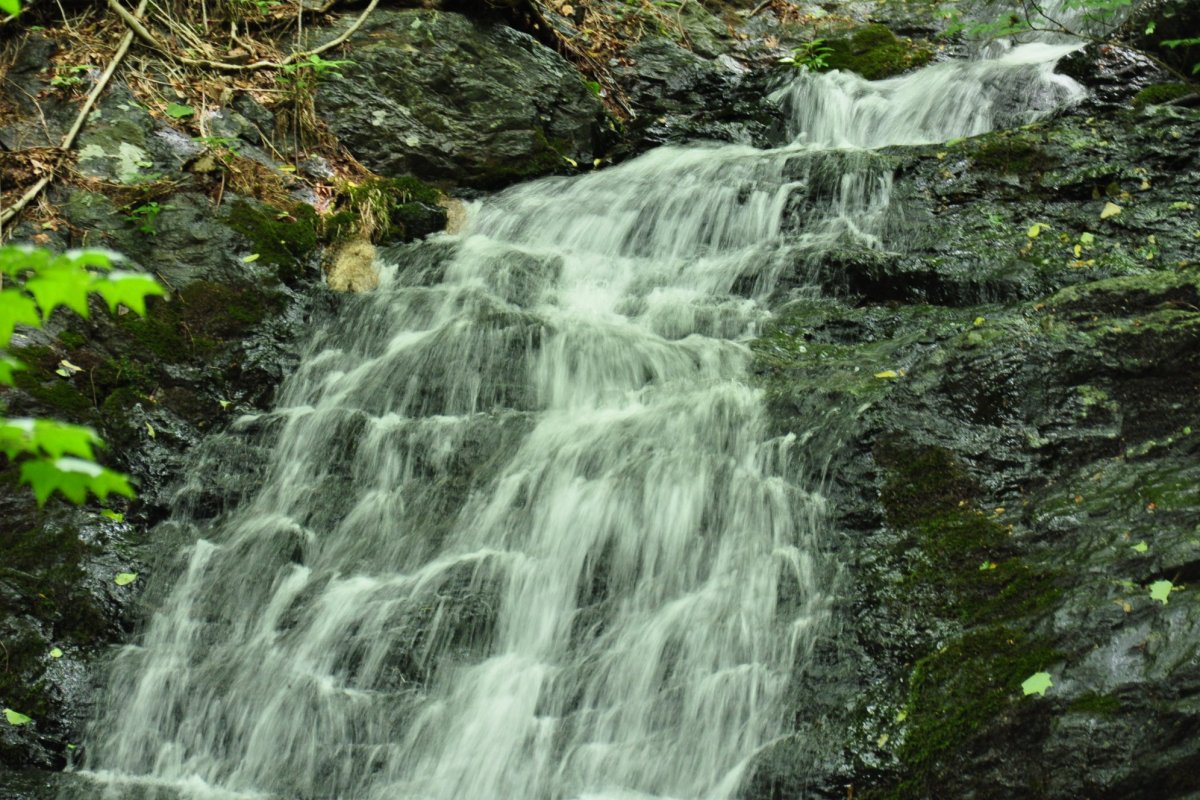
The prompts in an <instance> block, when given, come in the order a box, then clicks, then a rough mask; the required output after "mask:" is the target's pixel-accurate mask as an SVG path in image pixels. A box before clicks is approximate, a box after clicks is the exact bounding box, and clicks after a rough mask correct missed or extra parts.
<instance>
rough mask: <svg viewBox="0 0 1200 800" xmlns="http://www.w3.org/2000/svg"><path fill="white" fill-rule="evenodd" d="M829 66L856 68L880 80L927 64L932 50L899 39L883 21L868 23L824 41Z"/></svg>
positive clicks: (850, 69) (866, 75)
mask: <svg viewBox="0 0 1200 800" xmlns="http://www.w3.org/2000/svg"><path fill="white" fill-rule="evenodd" d="M825 44H826V46H827V47H829V49H830V51H831V52H830V54H829V56H828V58H827V59H826V61H827V63H828V65H829V67H830V69H841V70H847V71H849V72H857V73H858V74H859V75H862V76H863V77H864V78H866V79H867V80H872V81H874V80H879V79H881V78H888V77H891V76H893V75H898V74H900V73H901V72H905V71H906V70H909V69H912V68H913V67H919V66H921V65H922V64H926V63H928V62H929V61H930V59H932V58H933V51H932V50H930V49H929V48H927V47H921V46H918V45H915V44H913V43H912V42H905V41H901V40H900V39H898V38H896V35H895V34H894V33H892V32H891V31H890V30H888V29H887V27H886V26H884V25H878V24H876V25H867V26H866V27H863V28H859V29H858V30H857V31H854V32H853V33H852V34H851V35H850V36H848V37H846V38H840V39H830V40H828V41H827V42H826V43H825Z"/></svg>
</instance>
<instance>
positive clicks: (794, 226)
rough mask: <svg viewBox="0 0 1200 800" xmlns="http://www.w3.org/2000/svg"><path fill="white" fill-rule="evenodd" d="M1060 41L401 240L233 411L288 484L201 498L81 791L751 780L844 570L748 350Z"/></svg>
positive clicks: (586, 796)
mask: <svg viewBox="0 0 1200 800" xmlns="http://www.w3.org/2000/svg"><path fill="white" fill-rule="evenodd" d="M1065 52H1066V49H1064V48H1062V47H1057V46H1046V45H1038V44H1030V45H1023V46H1020V47H1017V48H1014V49H1012V50H1010V51H1008V52H1006V53H1004V54H1003V55H1002V56H1000V57H999V58H994V59H988V60H979V61H973V62H952V63H945V64H938V65H934V66H931V67H928V68H926V69H923V70H920V71H918V72H915V73H913V74H911V75H908V76H904V77H901V78H896V79H893V80H889V81H881V82H877V83H868V82H865V81H863V80H861V79H859V78H857V77H855V76H851V75H845V74H840V73H831V74H824V75H807V74H800V75H797V77H796V78H795V80H794V81H793V82H792V83H791V84H790V85H789V86H786V87H784V88H783V89H781V90H779V91H778V92H777V93H776V94H775V96H774V98H775V100H776V101H777V102H780V103H782V104H783V105H784V107H785V108H786V109H787V110H788V113H789V115H790V117H791V120H792V123H791V124H792V126H793V134H794V141H793V142H792V143H791V144H789V145H787V146H785V147H781V148H778V149H774V150H756V149H752V148H749V147H742V146H722V147H717V146H709V145H694V146H688V147H665V148H661V149H658V150H655V151H653V152H650V153H647V154H646V155H644V156H642V157H640V158H638V159H636V160H633V161H630V162H628V163H625V164H622V165H620V166H617V167H614V168H611V169H607V170H603V171H600V172H596V173H593V174H590V175H586V176H583V177H577V178H552V179H547V180H542V181H537V182H534V183H529V184H525V185H521V186H516V187H514V188H512V189H509V190H507V191H505V192H502V193H500V194H498V195H496V196H494V197H491V198H488V199H486V200H483V201H481V202H478V203H476V204H474V205H473V206H472V207H471V208H470V209H469V222H468V226H467V229H466V230H465V231H464V232H462V233H461V234H459V235H456V236H441V237H436V238H434V239H431V240H428V241H426V242H423V243H418V244H415V245H412V246H408V247H404V248H399V249H397V250H394V251H392V252H391V253H390V255H389V257H388V263H387V264H385V267H384V274H383V279H382V282H381V286H380V288H379V289H378V290H377V291H376V292H374V293H373V294H370V295H366V296H363V297H360V298H357V299H356V300H355V301H354V302H353V303H352V304H351V306H350V308H349V309H348V310H347V311H346V312H345V313H344V314H343V315H341V316H340V317H339V318H338V319H336V320H333V321H331V322H329V323H328V324H326V325H325V326H324V327H323V328H322V329H321V330H320V331H318V332H317V333H315V334H314V336H313V339H312V341H311V342H310V344H309V346H308V349H307V353H306V355H305V357H304V360H303V363H302V364H301V366H300V367H299V369H298V370H297V372H296V373H295V374H294V375H293V376H292V377H291V378H289V379H288V381H287V382H286V384H285V386H284V387H283V390H282V393H281V397H280V400H279V404H278V407H277V408H276V409H275V410H274V411H272V412H270V413H268V414H263V415H260V416H258V417H254V418H245V419H243V420H241V421H240V422H239V426H240V428H241V429H242V431H244V432H245V433H244V436H250V435H253V436H254V437H257V441H258V442H260V443H261V444H262V445H263V446H264V447H269V448H270V453H271V457H270V461H269V463H268V464H267V465H265V466H264V467H263V474H264V477H263V478H262V486H261V488H259V489H257V490H256V491H254V492H251V493H248V494H247V496H246V498H245V500H244V501H243V502H242V503H241V504H240V505H238V506H237V507H236V508H234V509H232V510H231V511H229V512H228V513H225V514H223V515H222V516H220V517H218V518H217V519H215V520H200V519H196V518H194V517H192V516H191V515H189V513H188V511H187V508H188V506H187V504H186V502H183V501H182V500H181V506H180V511H179V513H178V514H177V515H176V517H175V519H174V520H173V521H172V523H171V525H172V526H174V528H175V530H176V531H177V532H178V534H179V536H180V537H181V538H182V539H185V540H187V541H190V542H191V543H190V544H188V545H187V546H186V547H185V548H183V549H182V550H181V551H180V553H179V556H178V562H177V564H176V566H175V569H174V572H173V575H172V580H173V583H172V585H170V586H169V587H168V586H162V587H161V595H162V597H161V602H159V603H158V604H157V605H156V606H155V608H154V611H153V614H152V616H151V619H150V620H149V623H148V625H147V627H146V629H145V631H144V633H143V634H142V636H141V637H140V638H139V639H138V640H137V642H136V643H135V644H131V645H129V646H128V647H127V648H125V649H124V650H123V651H122V652H121V653H120V654H119V656H118V657H117V659H116V663H115V665H114V667H113V669H112V677H111V682H110V685H109V687H108V689H107V697H105V698H104V699H103V701H102V703H101V707H103V708H108V709H120V710H121V712H120V714H119V716H114V715H106V717H105V719H104V720H103V721H102V722H100V723H97V725H96V726H95V728H94V731H93V733H92V736H91V741H90V742H89V756H88V758H87V762H86V765H85V767H86V768H85V769H84V770H83V771H82V775H83V776H84V777H85V778H86V783H85V784H84V786H85V788H84V789H82V790H80V791H81V792H82V794H79V795H77V796H79V797H83V796H87V797H94V796H95V794H96V792H97V791H99V792H101V793H102V795H103V796H104V797H112V798H116V797H121V798H129V797H145V798H179V799H180V800H184V799H187V800H190V799H192V798H195V799H196V800H199V799H200V798H205V799H206V800H209V799H211V800H225V799H226V798H228V799H230V800H232V799H233V798H272V799H277V800H302V799H303V800H309V799H311V800H318V799H320V800H325V799H327V798H344V799H345V800H385V799H387V800H394V799H395V798H404V799H405V800H702V799H703V800H725V799H726V798H732V797H734V796H735V794H736V792H737V789H738V787H739V785H740V783H741V781H742V779H743V777H744V773H745V769H746V766H747V764H748V763H749V762H750V761H751V759H753V757H754V756H755V754H756V753H757V752H759V751H760V750H761V749H762V748H763V747H764V746H765V745H767V744H769V743H770V742H772V741H773V740H774V739H775V738H777V737H779V736H781V735H782V734H784V733H785V724H786V717H785V709H783V708H782V707H781V698H782V697H783V692H784V688H785V685H786V684H787V682H788V680H789V676H790V675H791V674H792V672H793V669H794V666H795V665H796V663H797V662H798V661H800V660H803V659H805V658H807V657H808V655H809V653H810V651H811V648H812V647H813V644H814V642H815V641H816V637H817V636H818V635H820V633H821V632H822V630H823V628H824V626H826V625H827V623H828V620H829V616H830V607H831V597H832V595H833V593H834V591H835V589H836V585H835V575H836V571H837V568H836V565H834V564H831V563H829V562H828V560H827V559H826V558H825V557H823V556H822V550H823V548H822V539H823V537H825V536H826V535H827V534H828V531H827V530H826V528H827V524H828V522H827V514H826V508H825V500H824V498H823V497H822V495H821V485H820V479H819V477H818V476H816V475H809V474H807V473H806V471H805V470H804V469H803V468H802V465H803V464H805V463H811V462H816V461H820V460H821V459H820V458H819V455H820V454H811V453H805V452H804V450H803V447H804V446H803V445H802V444H801V441H802V439H798V438H797V437H795V436H791V435H789V436H785V437H782V438H772V437H771V436H770V435H769V434H768V426H767V422H766V419H765V412H764V404H763V399H762V397H761V392H760V391H759V390H758V389H756V388H754V387H753V386H752V385H751V382H750V379H749V376H748V366H749V360H750V356H749V351H748V348H747V347H746V342H747V341H748V340H749V339H750V338H752V337H753V336H755V335H756V332H757V331H758V330H759V329H760V327H761V325H762V323H763V321H764V320H765V319H766V318H768V316H769V313H770V312H769V309H768V307H767V305H768V301H769V300H770V298H771V297H772V294H773V292H775V290H776V284H777V282H778V280H779V278H780V277H781V276H782V275H784V274H786V273H794V272H795V271H796V270H797V269H798V265H803V264H805V263H807V262H808V261H810V260H812V259H814V258H819V257H820V255H821V254H822V253H827V252H828V251H830V250H833V249H836V248H883V247H888V246H895V241H894V237H895V235H896V232H897V228H898V225H899V224H900V220H899V218H898V216H897V214H898V211H897V210H896V209H895V208H893V206H892V204H891V202H890V198H891V187H892V174H891V171H890V168H889V167H888V162H887V159H886V158H883V157H881V156H879V155H877V154H875V153H873V152H871V149H872V148H877V147H880V146H883V145H889V144H911V143H918V142H935V141H944V140H947V139H950V138H954V137H959V136H968V135H972V134H978V133H982V132H984V131H986V130H990V129H991V128H993V127H995V126H998V125H1009V124H1016V123H1020V122H1027V121H1029V120H1031V119H1034V118H1036V117H1038V116H1039V115H1042V114H1045V113H1049V112H1050V111H1052V110H1053V109H1055V108H1058V107H1060V106H1062V105H1063V104H1064V103H1069V102H1071V101H1072V100H1073V99H1074V98H1076V97H1078V96H1079V94H1080V89H1079V88H1078V87H1077V86H1075V85H1074V84H1072V83H1071V82H1069V81H1067V80H1066V79H1063V78H1061V77H1058V76H1055V75H1053V73H1052V71H1051V69H1052V66H1053V62H1054V60H1055V59H1056V58H1057V57H1058V56H1059V55H1061V54H1063V53H1065ZM818 424H820V421H819V420H814V421H813V425H814V426H815V425H818ZM251 432H253V433H251ZM226 469H233V470H236V469H237V465H236V464H227V465H226ZM193 480H194V481H195V482H196V483H203V481H204V478H203V477H202V476H195V477H194V479H193ZM191 488H192V489H195V488H196V486H192V487H191ZM187 491H188V487H185V492H184V494H185V495H186V492H187ZM184 499H186V498H184ZM97 787H98V788H97Z"/></svg>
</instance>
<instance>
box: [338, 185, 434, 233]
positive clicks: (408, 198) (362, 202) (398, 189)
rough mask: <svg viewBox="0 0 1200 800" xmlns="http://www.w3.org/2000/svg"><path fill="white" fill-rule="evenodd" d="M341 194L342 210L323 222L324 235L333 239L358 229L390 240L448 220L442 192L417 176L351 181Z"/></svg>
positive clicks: (355, 231)
mask: <svg viewBox="0 0 1200 800" xmlns="http://www.w3.org/2000/svg"><path fill="white" fill-rule="evenodd" d="M341 197H342V201H341V203H340V204H339V206H338V210H337V211H336V212H335V213H334V214H331V215H330V216H329V217H327V218H325V220H324V224H323V226H322V232H323V234H324V236H325V237H326V238H328V239H331V240H335V241H336V240H338V239H344V238H347V237H349V236H350V235H352V234H354V233H358V234H361V235H362V236H365V237H366V238H368V239H370V240H371V241H373V242H380V243H388V242H394V241H400V240H406V239H410V238H413V237H414V236H419V235H422V234H424V233H428V232H429V231H430V230H431V229H436V228H440V227H442V225H444V224H445V211H444V210H443V209H441V208H440V207H439V205H438V203H439V202H440V201H441V199H442V197H443V195H442V193H441V192H439V191H438V190H437V189H435V188H433V187H432V186H429V185H428V184H425V183H422V182H421V181H419V180H417V179H416V178H413V177H408V176H406V177H402V178H375V179H372V180H368V181H365V182H363V183H361V184H349V185H347V186H345V187H344V188H343V190H342V195H341ZM435 218H436V219H435Z"/></svg>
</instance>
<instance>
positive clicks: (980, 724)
mask: <svg viewBox="0 0 1200 800" xmlns="http://www.w3.org/2000/svg"><path fill="white" fill-rule="evenodd" d="M875 459H876V461H877V462H878V463H879V464H881V465H882V466H883V467H884V468H885V469H886V473H885V474H886V481H885V484H884V487H883V490H882V492H881V500H882V502H883V505H884V509H885V511H886V513H887V519H888V521H889V523H891V524H892V525H894V526H896V527H899V528H902V529H903V531H904V539H903V541H902V543H901V544H900V545H899V546H898V548H897V553H896V555H897V557H898V558H900V559H901V560H903V561H907V562H908V563H909V564H911V571H910V572H909V574H908V575H907V576H906V577H905V578H904V581H903V583H904V595H905V597H906V598H908V599H909V600H908V602H910V603H911V604H912V605H913V606H915V607H916V608H918V609H919V610H920V612H921V613H922V614H924V615H925V616H926V617H931V618H933V619H937V620H942V621H943V624H948V625H950V626H953V627H952V628H951V629H952V630H953V629H957V630H959V631H961V633H959V634H958V635H955V636H950V637H949V638H948V639H947V640H946V641H945V643H944V644H943V645H942V646H941V647H940V649H938V650H936V651H935V652H932V653H928V654H926V655H925V656H923V657H921V658H920V659H918V660H917V662H916V664H915V665H914V667H913V669H912V671H911V673H910V676H909V696H908V701H907V704H906V707H905V713H906V715H907V726H906V735H905V738H904V741H903V743H902V744H901V746H900V747H899V749H898V750H897V751H896V755H897V757H898V758H899V760H900V762H901V772H900V775H901V777H900V780H899V781H898V782H897V783H896V784H895V785H894V786H892V787H891V788H890V789H889V790H888V791H887V792H886V793H885V794H886V796H889V797H893V798H918V797H920V798H924V797H929V796H937V794H938V790H937V787H938V783H939V780H940V777H941V776H942V775H944V774H946V773H947V772H948V771H949V770H952V769H953V768H954V759H955V757H956V754H957V753H958V752H960V751H962V750H963V748H964V747H966V746H967V744H968V743H969V741H970V738H971V737H972V736H973V735H974V734H975V733H976V732H978V731H980V730H981V729H983V728H984V727H985V726H986V725H987V724H988V723H989V722H990V721H991V720H993V719H994V718H995V717H997V716H998V715H1000V714H1001V713H1003V712H1004V711H1005V710H1006V709H1007V708H1009V707H1010V706H1013V705H1015V704H1017V703H1020V702H1022V700H1023V694H1022V692H1021V690H1020V683H1021V681H1023V680H1024V679H1025V678H1027V677H1029V675H1031V674H1033V673H1034V672H1037V671H1039V670H1042V669H1045V668H1046V667H1047V666H1048V665H1049V664H1051V663H1053V662H1055V661H1057V660H1061V655H1060V654H1058V653H1056V652H1054V651H1053V650H1052V648H1051V647H1050V645H1049V643H1048V642H1047V641H1046V640H1043V639H1041V638H1039V637H1035V636H1033V635H1031V634H1029V633H1028V631H1029V630H1030V629H1031V627H1032V626H1031V624H1030V623H1031V621H1032V620H1033V619H1035V618H1036V617H1037V616H1038V615H1040V614H1042V613H1045V612H1046V610H1047V609H1049V608H1050V607H1051V606H1052V605H1053V603H1054V602H1055V600H1056V599H1057V598H1058V597H1059V596H1060V595H1061V589H1060V588H1059V585H1058V584H1059V580H1058V578H1059V576H1057V575H1056V574H1054V573H1053V572H1051V571H1049V570H1047V569H1045V568H1042V567H1036V566H1033V565H1031V564H1030V563H1029V562H1028V561H1027V560H1026V559H1025V558H1023V557H1022V555H1021V554H1020V552H1019V551H1018V549H1017V548H1016V547H1014V546H1013V544H1012V543H1011V539H1010V531H1009V526H1008V525H1006V524H1004V519H1005V517H1004V514H1002V513H1000V512H999V511H998V510H995V509H992V510H988V511H983V510H980V509H978V508H977V507H976V503H977V498H978V496H979V495H980V494H981V490H980V488H979V487H978V485H977V484H976V483H975V481H974V480H972V478H971V477H970V475H969V474H968V473H967V471H966V469H965V468H964V466H963V465H962V464H961V463H960V462H959V461H958V459H956V458H955V456H954V454H953V453H952V452H951V451H949V450H946V449H944V448H940V447H932V446H922V445H916V444H914V443H912V442H908V441H902V440H901V441H897V440H891V441H884V442H882V443H880V444H879V445H877V446H876V449H875Z"/></svg>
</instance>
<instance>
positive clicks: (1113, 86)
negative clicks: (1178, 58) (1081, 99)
mask: <svg viewBox="0 0 1200 800" xmlns="http://www.w3.org/2000/svg"><path fill="white" fill-rule="evenodd" d="M1058 72H1060V73H1062V74H1063V75H1067V76H1069V77H1071V78H1074V79H1075V80H1077V81H1079V82H1080V83H1081V84H1083V85H1084V86H1086V87H1088V89H1090V90H1091V94H1090V95H1089V97H1088V99H1087V103H1088V104H1089V105H1090V106H1091V107H1093V108H1103V107H1109V108H1114V107H1116V108H1119V107H1123V106H1128V105H1129V104H1130V102H1131V101H1132V99H1133V98H1134V96H1135V95H1137V93H1138V92H1140V91H1142V90H1143V89H1145V88H1146V87H1147V86H1152V85H1154V84H1157V83H1163V82H1166V81H1170V80H1171V79H1172V76H1171V75H1170V74H1169V73H1168V72H1166V70H1164V69H1162V68H1161V67H1159V66H1158V65H1157V64H1155V63H1154V61H1153V60H1151V59H1150V58H1149V57H1148V56H1146V55H1145V54H1143V53H1140V52H1138V51H1136V50H1130V49H1129V48H1126V47H1119V46H1117V45H1112V44H1099V43H1095V42H1093V43H1092V44H1089V45H1087V46H1086V47H1085V48H1083V49H1082V50H1079V51H1077V52H1074V53H1071V54H1070V55H1068V56H1067V57H1066V58H1064V59H1063V60H1062V61H1060V62H1059V64H1058Z"/></svg>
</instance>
